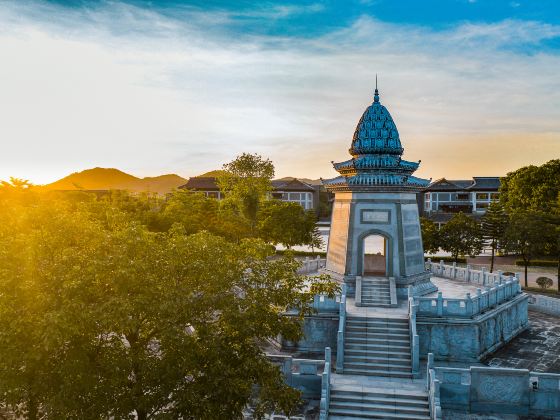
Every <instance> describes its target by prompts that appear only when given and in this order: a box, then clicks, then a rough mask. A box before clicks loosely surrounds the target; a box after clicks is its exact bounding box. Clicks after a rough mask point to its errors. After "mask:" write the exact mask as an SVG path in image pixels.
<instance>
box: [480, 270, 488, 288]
mask: <svg viewBox="0 0 560 420" xmlns="http://www.w3.org/2000/svg"><path fill="white" fill-rule="evenodd" d="M480 271H481V272H482V285H483V286H486V281H487V275H486V274H487V273H486V267H482V268H481V269H480Z"/></svg>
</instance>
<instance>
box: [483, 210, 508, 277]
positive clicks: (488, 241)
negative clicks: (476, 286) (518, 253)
mask: <svg viewBox="0 0 560 420" xmlns="http://www.w3.org/2000/svg"><path fill="white" fill-rule="evenodd" d="M507 225H508V217H507V214H506V213H505V211H504V208H503V206H502V205H501V203H499V202H492V203H490V205H489V206H488V209H487V210H486V213H485V214H484V216H482V220H481V229H482V237H483V239H484V244H485V245H486V246H489V247H490V248H491V249H492V255H491V259H490V272H492V271H494V257H495V254H496V250H497V249H498V247H499V245H500V242H501V241H502V240H503V237H504V234H505V231H506V227H507Z"/></svg>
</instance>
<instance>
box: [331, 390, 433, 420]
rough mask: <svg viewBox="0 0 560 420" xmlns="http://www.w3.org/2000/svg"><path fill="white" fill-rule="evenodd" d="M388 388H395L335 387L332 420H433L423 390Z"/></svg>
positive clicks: (332, 396)
mask: <svg viewBox="0 0 560 420" xmlns="http://www.w3.org/2000/svg"><path fill="white" fill-rule="evenodd" d="M380 385H382V384H380ZM387 385H393V386H392V387H391V386H387V387H380V388H373V387H367V388H366V387H351V386H340V387H336V386H334V387H333V388H332V389H331V401H330V406H329V419H330V420H342V419H347V418H349V417H351V418H359V419H409V420H429V419H430V411H429V403H428V393H427V392H425V391H422V390H420V389H395V388H394V386H395V384H387Z"/></svg>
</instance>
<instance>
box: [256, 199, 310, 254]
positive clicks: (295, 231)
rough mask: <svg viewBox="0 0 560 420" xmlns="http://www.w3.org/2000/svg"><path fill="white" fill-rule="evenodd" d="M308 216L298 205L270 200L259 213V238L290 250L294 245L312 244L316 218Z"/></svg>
mask: <svg viewBox="0 0 560 420" xmlns="http://www.w3.org/2000/svg"><path fill="white" fill-rule="evenodd" d="M308 214H310V216H308ZM308 214H306V211H305V210H304V209H303V207H302V206H301V205H299V204H298V203H292V202H287V201H278V200H270V201H268V202H266V203H265V204H264V205H263V206H262V209H261V211H260V212H259V225H258V228H259V236H260V237H261V238H263V239H264V240H265V241H267V242H270V243H272V244H274V245H276V244H282V245H284V246H285V247H286V248H288V249H290V248H291V247H292V246H294V245H303V244H310V243H311V240H312V238H311V233H312V231H313V227H314V226H315V216H314V214H311V213H308Z"/></svg>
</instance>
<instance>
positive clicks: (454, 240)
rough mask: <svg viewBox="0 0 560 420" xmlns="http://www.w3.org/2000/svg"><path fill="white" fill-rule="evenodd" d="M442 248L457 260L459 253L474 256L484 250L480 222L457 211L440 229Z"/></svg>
mask: <svg viewBox="0 0 560 420" xmlns="http://www.w3.org/2000/svg"><path fill="white" fill-rule="evenodd" d="M440 240H441V248H442V249H443V250H444V251H447V252H450V253H451V256H452V257H453V259H454V260H455V262H457V259H458V258H459V255H470V256H472V257H474V256H475V255H477V254H479V253H480V252H481V251H482V235H481V232H480V226H479V224H478V223H477V222H476V221H475V220H474V219H472V218H470V217H468V216H466V215H465V214H463V213H462V212H461V213H457V214H456V215H454V216H453V217H452V218H451V220H449V222H447V223H446V224H445V225H443V226H442V228H441V229H440Z"/></svg>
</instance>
